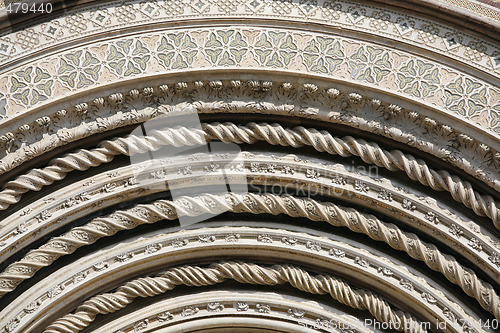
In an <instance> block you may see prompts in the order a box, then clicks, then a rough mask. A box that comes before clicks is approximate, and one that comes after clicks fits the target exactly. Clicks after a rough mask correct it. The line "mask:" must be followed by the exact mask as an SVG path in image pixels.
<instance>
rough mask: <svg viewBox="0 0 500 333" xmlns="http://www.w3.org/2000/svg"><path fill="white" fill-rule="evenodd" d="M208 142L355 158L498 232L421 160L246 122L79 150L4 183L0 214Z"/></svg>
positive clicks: (482, 198)
mask: <svg viewBox="0 0 500 333" xmlns="http://www.w3.org/2000/svg"><path fill="white" fill-rule="evenodd" d="M210 140H220V141H222V142H224V143H238V144H241V143H247V144H252V143H255V142H256V141H266V142H267V143H269V144H272V145H281V146H291V147H294V148H299V147H303V146H312V147H313V148H314V149H316V150H317V151H320V152H327V153H329V154H332V155H340V156H342V157H347V156H358V157H360V158H361V159H362V160H363V161H364V162H366V163H368V164H375V165H377V166H380V167H384V168H386V169H388V170H390V171H404V172H406V174H407V175H408V177H410V178H411V179H412V180H414V181H418V182H420V183H421V184H423V185H425V186H429V187H431V188H432V189H433V190H436V191H443V190H444V191H447V192H449V193H450V194H451V196H452V197H453V199H455V200H456V201H458V202H461V203H462V204H464V205H465V206H466V207H468V208H471V209H472V210H473V211H474V212H475V213H476V214H477V215H479V216H487V217H489V218H490V219H491V220H492V221H493V224H494V226H495V227H496V228H497V229H500V204H499V203H498V202H496V201H495V200H494V199H493V198H492V197H491V196H489V195H482V194H480V193H478V192H477V191H475V190H474V189H473V187H472V185H471V184H470V183H469V182H467V181H463V180H462V179H460V177H458V176H455V175H451V174H450V173H448V172H447V171H445V170H438V171H436V170H433V169H431V168H429V167H428V165H427V164H426V163H425V162H424V161H423V160H418V159H415V157H413V156H412V155H409V154H405V153H403V152H401V151H399V150H392V151H387V150H384V149H382V148H380V147H379V146H378V144H376V143H374V142H366V141H365V140H362V139H355V138H353V137H350V136H347V137H344V138H337V137H334V136H332V135H331V134H330V133H328V132H326V131H317V130H316V129H307V128H304V127H296V128H294V129H285V128H283V127H282V126H281V125H279V124H266V123H263V124H256V123H249V124H247V125H246V126H239V125H235V124H233V123H226V124H219V123H213V124H206V123H204V124H202V130H200V129H188V128H185V127H179V128H170V129H165V130H153V131H151V132H150V133H149V135H147V136H144V137H138V136H135V135H130V136H128V137H125V138H117V139H114V140H106V141H103V142H102V143H101V144H100V147H98V148H96V149H92V150H86V149H82V150H79V151H77V152H75V153H71V154H68V155H66V156H64V157H61V158H56V159H54V160H52V161H51V162H50V163H49V166H47V167H45V168H43V169H33V170H31V171H30V172H29V173H28V174H26V175H22V176H19V177H18V178H17V179H15V180H13V181H10V182H8V183H7V184H6V185H5V186H4V188H3V189H2V191H1V192H0V210H5V209H7V208H8V207H9V206H10V205H12V204H14V203H17V202H18V201H19V200H20V199H21V196H22V194H24V193H26V192H28V191H39V190H40V189H41V188H42V187H43V186H46V185H50V184H52V183H53V182H55V181H57V180H61V179H63V178H64V177H66V175H67V174H68V173H69V172H71V171H74V170H80V171H83V170H87V169H89V168H91V167H96V166H98V165H100V164H102V163H109V162H110V161H112V160H113V158H114V156H116V155H119V154H123V155H127V156H131V155H134V154H137V153H143V152H147V151H156V150H158V149H159V148H160V147H162V146H166V145H171V146H174V147H181V146H193V145H204V144H206V142H207V141H210Z"/></svg>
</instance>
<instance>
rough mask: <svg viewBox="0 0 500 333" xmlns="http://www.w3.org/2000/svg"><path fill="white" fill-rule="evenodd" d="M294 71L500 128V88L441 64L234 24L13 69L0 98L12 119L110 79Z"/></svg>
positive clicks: (85, 50) (2, 82) (115, 43)
mask: <svg viewBox="0 0 500 333" xmlns="http://www.w3.org/2000/svg"><path fill="white" fill-rule="evenodd" d="M208 68H210V69H215V68H220V69H229V68H233V69H239V70H243V69H251V70H255V69H257V68H262V69H269V70H287V71H289V72H296V73H301V74H303V73H310V74H316V75H321V76H324V77H330V78H333V79H337V80H341V81H350V82H356V83H359V84H362V85H367V86H372V87H374V88H375V89H382V90H386V91H390V93H391V94H393V93H398V94H400V95H402V96H405V97H407V98H410V99H412V100H416V101H419V102H420V103H424V104H427V105H430V106H432V107H438V108H441V109H444V110H447V111H448V112H449V113H451V114H453V115H456V116H458V117H460V118H463V119H468V120H469V121H471V122H474V123H476V124H479V125H480V126H482V127H484V128H487V129H489V130H491V131H492V132H493V133H500V89H498V88H497V87H494V86H492V85H490V84H488V83H486V82H484V81H481V80H478V79H476V78H474V77H471V76H469V75H465V74H462V73H460V72H458V71H456V70H454V69H452V68H449V67H445V66H443V65H441V64H439V63H437V62H434V61H430V60H427V59H424V58H421V57H417V56H415V55H412V54H410V53H404V52H401V51H394V50H391V49H389V48H385V47H381V46H378V45H376V44H372V43H364V42H357V41H352V40H350V39H344V38H339V37H336V38H335V37H332V36H328V35H322V34H311V33H305V32H304V33H298V32H294V31H289V30H284V29H282V30H277V29H273V30H271V29H260V28H242V27H228V28H221V29H192V30H187V31H170V32H165V33H161V34H159V33H156V34H145V35H139V36H137V37H127V38H120V39H116V40H110V41H107V42H105V43H96V44H94V45H93V46H87V47H81V48H78V49H75V50H72V51H70V52H66V53H64V54H62V55H57V56H53V57H47V58H45V59H43V60H41V61H39V62H35V63H32V64H30V65H27V66H24V67H22V68H19V69H17V70H15V71H12V72H10V73H8V74H7V75H5V76H4V77H3V78H1V79H0V99H1V98H5V99H6V101H7V102H6V103H7V105H6V110H7V114H6V115H4V116H7V117H12V116H15V115H16V113H19V112H22V111H24V110H26V109H27V108H32V107H37V106H41V105H43V104H44V103H47V102H49V101H54V100H58V99H61V98H64V96H67V95H69V94H74V93H75V92H78V91H82V90H85V89H89V88H95V87H97V86H100V85H103V84H111V83H113V82H119V81H123V80H124V79H128V78H134V77H139V76H140V77H144V76H146V75H156V74H161V73H168V72H178V71H183V72H185V71H186V70H189V69H192V70H195V69H198V70H203V69H208Z"/></svg>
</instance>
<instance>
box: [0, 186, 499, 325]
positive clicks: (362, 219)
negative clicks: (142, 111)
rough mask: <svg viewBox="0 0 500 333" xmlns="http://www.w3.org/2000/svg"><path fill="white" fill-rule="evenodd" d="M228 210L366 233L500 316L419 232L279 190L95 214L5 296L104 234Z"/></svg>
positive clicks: (1, 286)
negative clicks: (41, 271) (281, 193)
mask: <svg viewBox="0 0 500 333" xmlns="http://www.w3.org/2000/svg"><path fill="white" fill-rule="evenodd" d="M223 212H234V213H253V214H266V213H267V214H272V215H278V214H285V215H288V216H291V217H305V218H308V219H310V220H313V221H326V222H328V223H330V224H331V225H334V226H343V227H348V228H349V229H350V230H352V231H354V232H357V233H364V234H366V235H368V236H369V237H371V238H372V239H374V240H377V241H383V242H385V243H387V244H389V245H390V246H391V247H392V248H394V249H396V250H400V251H405V252H406V253H407V254H408V255H409V256H410V257H412V258H414V259H416V260H420V261H423V262H425V264H426V265H427V266H428V267H430V268H431V269H433V270H435V271H438V272H441V273H442V274H443V275H444V276H445V277H446V278H447V279H448V280H449V281H450V282H452V283H454V284H457V285H458V286H460V287H461V288H462V290H463V291H464V292H465V293H466V294H467V295H469V296H471V297H474V298H475V299H476V300H477V301H478V302H479V304H480V305H481V306H482V307H483V309H485V310H486V311H488V312H490V313H492V314H493V315H494V316H495V318H497V319H499V320H500V298H499V296H498V295H497V293H496V291H495V290H494V288H493V287H492V286H491V285H490V284H488V283H486V282H485V281H483V280H481V279H480V278H478V277H477V275H476V274H475V273H474V271H473V270H471V269H469V268H467V267H464V266H462V265H461V264H460V263H458V262H457V260H456V259H455V258H454V257H453V256H450V255H447V254H443V253H442V252H441V251H439V250H438V249H437V247H436V246H435V245H433V244H430V243H426V242H423V241H421V240H420V239H419V238H418V236H416V235H415V234H413V233H408V232H404V231H402V230H401V229H399V228H398V227H397V226H396V225H394V224H392V223H385V222H382V221H380V220H379V219H378V218H376V217H375V216H373V215H370V214H364V213H360V212H358V211H356V210H355V209H353V208H346V207H342V206H338V205H335V204H332V203H322V202H318V201H316V200H313V199H303V198H295V197H292V196H289V195H283V196H277V195H274V194H263V195H260V194H259V195H258V194H245V195H238V194H234V193H229V194H224V195H213V194H205V195H201V196H197V197H181V198H179V199H177V200H174V201H169V200H158V201H156V202H154V203H151V204H142V205H137V206H136V207H133V208H131V209H128V210H124V211H116V212H114V213H112V214H111V215H109V216H107V217H98V218H95V219H94V220H93V221H91V222H90V223H88V224H87V225H85V226H81V227H75V228H73V229H71V230H70V231H68V232H67V233H65V234H63V235H62V236H58V237H54V238H52V239H51V240H49V242H47V243H46V244H45V245H43V246H42V247H40V248H38V249H34V250H31V251H30V252H29V253H28V254H27V255H26V256H24V257H23V258H22V259H21V260H20V261H17V262H15V263H13V264H11V265H10V266H9V267H7V269H6V270H5V271H4V272H2V273H0V296H3V295H5V294H6V293H8V292H10V291H12V290H14V289H15V288H16V287H17V285H19V284H20V283H21V282H22V281H24V280H27V279H29V278H30V277H32V276H33V275H34V274H35V273H36V272H37V271H38V270H40V269H41V268H42V267H46V266H49V265H51V264H52V263H53V262H54V261H55V260H57V259H58V258H59V257H61V256H64V255H67V254H70V253H73V252H74V251H75V250H76V249H78V248H80V247H82V246H85V245H89V244H92V243H94V242H95V241H97V240H98V239H100V238H102V237H106V236H111V235H114V234H115V233H117V232H118V231H120V230H129V229H133V228H135V227H136V226H138V225H141V224H146V223H155V222H158V221H161V220H175V219H176V218H178V217H180V216H199V215H201V214H220V213H223Z"/></svg>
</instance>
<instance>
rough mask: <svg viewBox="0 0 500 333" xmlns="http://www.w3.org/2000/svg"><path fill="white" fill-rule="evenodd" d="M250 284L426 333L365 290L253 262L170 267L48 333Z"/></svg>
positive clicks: (88, 305)
mask: <svg viewBox="0 0 500 333" xmlns="http://www.w3.org/2000/svg"><path fill="white" fill-rule="evenodd" d="M229 279H231V280H235V281H237V282H239V283H245V284H259V285H271V286H272V285H279V284H284V283H289V284H290V285H291V286H292V287H294V288H297V289H299V290H301V291H305V292H307V293H311V294H330V295H331V296H332V298H333V299H335V300H337V301H339V302H340V303H342V304H345V305H347V306H349V307H351V308H354V309H359V310H368V311H369V312H370V313H371V314H372V315H373V316H374V317H375V318H376V319H377V320H379V321H381V322H386V323H391V324H392V325H393V327H394V328H396V329H397V330H398V331H404V332H408V333H425V332H427V331H426V330H425V329H424V328H423V327H422V325H421V324H420V323H419V321H418V320H417V319H416V318H415V317H414V316H413V315H411V314H408V313H406V312H403V311H400V310H394V309H393V308H392V307H391V306H390V305H389V304H388V303H387V302H386V301H385V300H384V299H383V298H382V297H380V296H379V295H377V294H374V293H372V292H371V291H369V290H365V289H353V288H352V287H351V286H350V285H349V284H347V283H346V282H344V281H342V280H340V279H338V278H335V277H333V276H329V275H317V276H312V275H311V274H309V273H308V272H306V271H304V270H303V269H301V268H298V267H294V266H290V265H275V266H271V267H263V266H259V265H255V264H249V263H238V262H224V263H217V264H212V265H210V266H209V267H207V268H202V267H198V266H184V267H178V268H173V269H170V270H168V271H166V272H164V273H161V274H159V275H158V276H156V277H146V278H139V279H136V280H133V281H130V282H128V283H126V284H125V285H123V286H121V287H119V288H118V289H117V290H116V291H115V292H113V293H106V294H101V295H98V296H94V297H92V298H91V299H89V300H87V301H85V302H84V303H83V304H82V305H80V306H79V307H78V308H77V309H76V311H75V313H73V314H68V315H66V316H64V317H62V318H60V319H58V320H56V321H55V322H54V323H52V324H51V325H49V326H48V327H47V328H46V329H45V330H44V333H76V332H79V331H81V330H82V329H84V328H85V327H88V326H89V325H90V324H91V323H92V322H93V321H94V320H95V318H96V316H97V315H98V314H107V313H111V312H115V311H118V310H120V309H123V308H125V307H126V306H127V305H129V304H130V303H132V301H133V300H134V299H135V298H137V297H152V296H156V295H159V294H163V293H165V292H167V291H169V290H172V289H174V288H175V286H178V285H186V286H196V287H201V286H209V285H214V284H218V283H222V282H224V281H225V280H229Z"/></svg>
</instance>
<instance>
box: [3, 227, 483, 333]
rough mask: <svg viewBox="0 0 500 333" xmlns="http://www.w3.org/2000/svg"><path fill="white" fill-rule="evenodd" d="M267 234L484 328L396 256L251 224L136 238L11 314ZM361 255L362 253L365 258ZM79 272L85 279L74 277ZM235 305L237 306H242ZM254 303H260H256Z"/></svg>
mask: <svg viewBox="0 0 500 333" xmlns="http://www.w3.org/2000/svg"><path fill="white" fill-rule="evenodd" d="M200 232H201V233H206V235H207V236H209V237H212V238H213V241H211V242H210V243H208V244H207V243H206V242H204V241H203V240H201V239H200V237H199V233H200ZM235 234H237V235H240V237H241V239H243V240H244V244H240V243H237V242H232V241H230V240H229V239H230V238H231V237H232V236H233V235H235ZM262 235H266V237H267V238H269V239H270V242H269V243H267V244H269V245H268V250H266V251H264V252H266V253H268V255H269V256H270V257H271V256H272V253H273V252H274V253H280V251H282V250H283V249H284V250H288V249H289V248H290V247H293V251H292V252H291V253H290V254H288V255H287V256H290V255H292V256H296V257H297V258H303V259H302V260H308V261H311V260H313V261H314V262H316V261H317V260H319V261H322V262H328V264H329V267H331V268H333V267H342V269H343V270H348V271H349V274H350V275H351V274H352V275H353V276H358V277H361V276H367V277H369V278H371V279H373V280H374V281H376V282H374V283H375V284H383V285H384V287H385V288H388V289H391V290H398V292H400V293H403V294H404V295H405V297H404V298H405V299H408V300H413V301H416V302H418V303H423V306H424V307H425V308H427V309H428V310H429V314H428V315H430V316H435V317H437V318H441V319H442V320H445V321H449V325H451V326H453V327H454V328H455V330H456V331H457V332H462V331H463V332H467V330H466V329H465V328H463V325H462V322H461V321H459V319H462V320H464V321H466V322H470V323H471V324H472V325H473V326H475V328H477V329H478V331H477V332H484V331H482V330H481V329H479V325H478V323H477V322H476V321H475V320H474V319H473V318H472V317H470V316H469V315H468V314H467V313H466V312H465V311H464V309H463V308H462V307H461V302H460V301H458V300H457V299H456V298H454V297H450V296H449V295H444V294H442V293H441V292H440V291H439V288H438V284H437V282H436V281H433V280H432V279H429V280H423V279H421V278H420V277H418V275H417V274H416V271H415V270H408V269H407V268H406V267H404V265H401V262H399V261H398V260H397V259H395V258H393V257H382V256H379V255H377V254H374V253H370V252H367V251H366V250H364V249H362V248H360V247H358V244H355V243H354V244H351V243H350V242H349V243H345V242H344V241H343V240H341V239H340V240H338V239H336V238H337V237H336V236H334V237H333V239H328V238H325V237H318V236H317V235H313V234H308V233H304V232H297V231H292V230H279V229H268V228H249V227H219V228H206V229H205V228H203V229H197V230H183V231H179V232H174V233H162V234H159V235H150V236H148V237H146V238H142V239H136V240H134V242H133V243H131V244H130V245H131V246H130V247H129V249H130V251H131V252H133V253H134V254H135V255H134V257H133V258H132V259H131V260H130V261H123V260H117V258H118V257H121V256H122V254H120V253H119V252H118V251H119V250H120V249H117V248H115V249H107V250H106V251H103V252H101V253H99V255H98V256H97V257H96V258H95V259H94V260H90V261H88V262H85V263H78V262H77V263H73V264H72V265H71V266H77V268H76V270H71V272H73V271H75V272H76V273H75V274H74V275H71V273H70V272H69V271H68V272H67V273H65V274H62V275H60V276H57V280H56V281H53V282H54V284H55V285H56V286H55V287H51V288H50V289H46V288H48V287H47V286H44V287H43V288H39V289H37V290H36V292H34V293H32V294H30V300H29V301H30V303H29V305H28V306H27V307H24V308H23V307H22V308H19V305H22V303H19V305H18V306H16V308H17V309H18V310H16V311H18V313H16V314H10V317H11V318H12V319H11V320H12V321H15V322H17V323H22V324H23V325H27V324H28V323H30V321H36V318H37V317H39V316H43V315H44V313H46V312H47V311H50V310H51V304H52V302H56V301H57V300H58V299H63V298H65V297H71V294H75V293H81V292H85V288H86V286H88V285H91V284H93V283H94V281H96V280H102V279H109V277H110V276H113V275H114V274H116V273H117V272H120V271H124V268H125V267H130V266H134V265H141V261H144V258H146V257H147V258H150V261H160V260H163V261H164V260H165V258H169V257H170V258H172V257H173V258H175V256H176V255H181V254H182V253H186V252H189V251H194V250H196V249H197V248H198V247H199V248H203V250H204V251H212V252H215V251H217V250H218V249H221V248H222V249H224V248H225V249H226V251H235V250H236V249H238V248H244V249H249V248H252V247H256V246H257V244H258V243H259V242H260V241H259V238H261V237H262ZM177 239H184V240H185V242H186V243H187V244H189V245H188V246H187V247H186V248H179V247H174V246H172V243H173V242H175V240H177ZM287 239H295V242H294V243H293V245H290V244H288V243H287V242H286V240H287ZM308 244H317V246H319V248H320V249H319V250H316V249H312V248H311V247H310V246H308ZM151 247H154V248H158V249H159V250H157V251H155V252H154V254H153V255H151V253H149V252H148V249H149V248H151ZM223 253H224V252H223ZM292 253H293V254H292ZM360 254H362V255H363V257H362V258H361V257H360ZM151 259H152V260H151ZM96 260H99V261H96ZM75 276H80V277H82V278H81V279H75ZM44 288H45V289H44ZM55 290H57V292H55ZM49 295H50V296H51V297H49ZM235 305H236V308H235V310H237V308H238V305H237V304H235ZM464 306H465V305H464ZM211 308H212V310H213V311H215V310H216V308H217V307H216V306H215V305H213V306H212V307H211ZM218 308H220V307H218ZM239 308H240V309H241V310H240V311H247V310H249V309H252V308H254V307H252V306H251V305H250V306H249V304H242V305H241V307H239ZM255 308H257V307H256V306H255ZM169 318H170V320H171V319H173V318H172V317H170V316H169Z"/></svg>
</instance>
